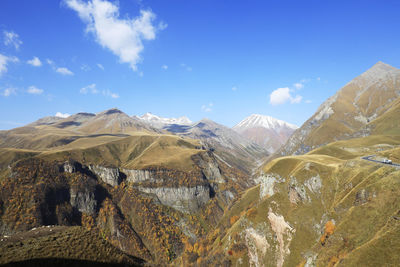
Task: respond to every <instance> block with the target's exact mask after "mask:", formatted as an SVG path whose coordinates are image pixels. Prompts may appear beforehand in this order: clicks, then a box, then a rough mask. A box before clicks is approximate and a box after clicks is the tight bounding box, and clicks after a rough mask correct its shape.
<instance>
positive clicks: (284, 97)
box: [269, 87, 303, 106]
mask: <svg viewBox="0 0 400 267" xmlns="http://www.w3.org/2000/svg"><path fill="white" fill-rule="evenodd" d="M302 98H303V97H302V96H301V95H296V96H292V94H291V91H290V89H289V87H284V88H278V89H276V90H274V91H272V93H271V94H270V96H269V102H270V103H271V104H272V105H274V106H276V105H281V104H285V103H287V102H290V103H292V104H295V103H300V102H301V100H302Z"/></svg>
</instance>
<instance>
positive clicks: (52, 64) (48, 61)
mask: <svg viewBox="0 0 400 267" xmlns="http://www.w3.org/2000/svg"><path fill="white" fill-rule="evenodd" d="M46 63H47V64H49V65H50V66H54V61H53V60H51V59H48V58H46Z"/></svg>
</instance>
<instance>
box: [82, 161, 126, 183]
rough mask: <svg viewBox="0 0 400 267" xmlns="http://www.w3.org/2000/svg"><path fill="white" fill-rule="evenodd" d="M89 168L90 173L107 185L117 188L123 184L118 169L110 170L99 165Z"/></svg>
mask: <svg viewBox="0 0 400 267" xmlns="http://www.w3.org/2000/svg"><path fill="white" fill-rule="evenodd" d="M88 167H89V170H90V171H92V172H93V173H94V174H95V175H96V176H97V177H98V178H100V179H101V180H102V181H103V182H105V183H106V184H109V185H111V186H117V185H119V184H120V183H121V180H122V178H121V176H120V173H119V169H118V168H108V167H103V166H99V165H89V166H88Z"/></svg>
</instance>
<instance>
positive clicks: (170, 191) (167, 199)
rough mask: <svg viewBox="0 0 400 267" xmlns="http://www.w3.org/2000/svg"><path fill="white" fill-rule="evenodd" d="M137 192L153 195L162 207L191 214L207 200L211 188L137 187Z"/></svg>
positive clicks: (205, 186) (203, 186)
mask: <svg viewBox="0 0 400 267" xmlns="http://www.w3.org/2000/svg"><path fill="white" fill-rule="evenodd" d="M138 190H140V191H142V192H145V193H150V194H154V195H156V196H157V198H158V199H159V200H160V202H161V203H162V204H163V205H166V206H169V207H172V208H174V209H177V210H179V211H181V212H185V213H191V212H196V211H198V210H199V209H200V208H201V207H202V206H204V205H205V204H206V203H207V202H208V201H209V200H210V195H211V193H212V192H211V188H210V186H207V185H199V186H195V187H183V186H182V187H177V188H173V187H158V188H150V187H138Z"/></svg>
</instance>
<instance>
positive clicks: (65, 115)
mask: <svg viewBox="0 0 400 267" xmlns="http://www.w3.org/2000/svg"><path fill="white" fill-rule="evenodd" d="M54 116H56V117H59V118H64V119H65V118H68V117H69V116H71V114H68V113H61V112H57V113H56V115H54Z"/></svg>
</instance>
